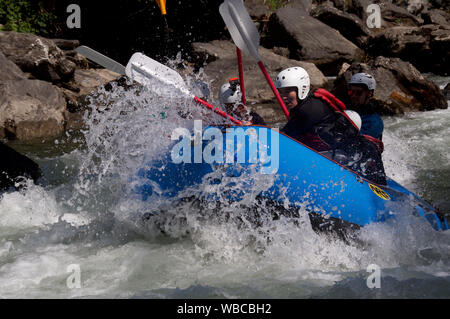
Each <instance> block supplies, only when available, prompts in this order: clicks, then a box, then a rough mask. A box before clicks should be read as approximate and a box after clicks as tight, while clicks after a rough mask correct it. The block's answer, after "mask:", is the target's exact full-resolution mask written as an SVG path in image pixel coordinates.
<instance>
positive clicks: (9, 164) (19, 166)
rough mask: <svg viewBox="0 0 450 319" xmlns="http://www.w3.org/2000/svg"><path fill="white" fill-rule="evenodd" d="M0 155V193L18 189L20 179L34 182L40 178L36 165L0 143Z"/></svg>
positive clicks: (40, 174)
mask: <svg viewBox="0 0 450 319" xmlns="http://www.w3.org/2000/svg"><path fill="white" fill-rule="evenodd" d="M0 154H2V156H0V191H5V190H8V189H9V188H11V187H12V188H15V189H19V188H20V187H19V185H20V177H25V178H31V179H32V180H33V181H34V182H36V181H37V180H38V179H39V177H41V176H42V172H41V170H40V168H39V165H38V164H36V163H35V162H34V161H32V160H31V159H30V158H28V157H26V156H25V155H22V154H20V153H18V152H17V151H15V150H14V149H13V148H11V147H9V146H7V145H5V144H3V143H1V142H0ZM16 183H17V184H16Z"/></svg>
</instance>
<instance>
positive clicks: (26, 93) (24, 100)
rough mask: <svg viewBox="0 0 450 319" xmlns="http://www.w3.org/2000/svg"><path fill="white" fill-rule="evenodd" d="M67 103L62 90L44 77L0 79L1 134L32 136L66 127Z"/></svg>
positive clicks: (21, 136)
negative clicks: (45, 80) (42, 78)
mask: <svg viewBox="0 0 450 319" xmlns="http://www.w3.org/2000/svg"><path fill="white" fill-rule="evenodd" d="M65 108H66V103H65V100H64V97H63V95H62V94H61V93H60V92H59V90H58V89H57V88H56V87H54V86H53V85H51V84H50V83H48V82H44V81H40V80H28V79H21V80H6V81H3V82H1V83H0V136H6V137H8V138H10V139H16V138H17V139H20V140H30V139H35V138H40V137H48V136H56V135H58V134H61V133H62V132H63V130H64V115H63V113H64V110H65Z"/></svg>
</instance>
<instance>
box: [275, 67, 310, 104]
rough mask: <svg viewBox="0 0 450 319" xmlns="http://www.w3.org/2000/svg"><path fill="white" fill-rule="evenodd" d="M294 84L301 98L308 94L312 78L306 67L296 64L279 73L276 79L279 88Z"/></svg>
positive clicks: (276, 85)
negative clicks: (310, 78)
mask: <svg viewBox="0 0 450 319" xmlns="http://www.w3.org/2000/svg"><path fill="white" fill-rule="evenodd" d="M290 86H294V87H296V88H297V95H298V98H299V99H300V100H303V99H304V98H306V97H307V96H308V93H309V86H310V80H309V75H308V72H306V70H305V69H304V68H301V67H299V66H295V67H292V68H287V69H286V70H283V71H281V72H280V73H278V75H277V78H276V79H275V87H276V88H277V89H281V88H285V87H290Z"/></svg>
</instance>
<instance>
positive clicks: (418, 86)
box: [333, 57, 447, 115]
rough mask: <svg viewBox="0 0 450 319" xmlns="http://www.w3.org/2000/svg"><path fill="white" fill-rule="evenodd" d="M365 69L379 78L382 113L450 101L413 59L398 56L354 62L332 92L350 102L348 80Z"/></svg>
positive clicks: (440, 105)
mask: <svg viewBox="0 0 450 319" xmlns="http://www.w3.org/2000/svg"><path fill="white" fill-rule="evenodd" d="M358 72H366V73H369V74H372V75H373V76H374V77H375V79H376V81H377V88H376V90H375V99H376V100H378V101H379V102H380V105H381V107H382V109H380V110H378V111H379V112H380V113H382V114H389V115H393V114H402V113H404V112H408V111H428V110H433V109H445V108H447V102H446V100H445V98H444V96H443V94H442V92H441V90H440V89H439V87H438V86H437V85H436V84H434V83H433V82H432V81H430V80H428V79H426V78H425V77H424V76H423V75H422V74H421V73H420V72H419V71H418V70H417V69H416V68H415V67H414V66H413V65H412V64H411V63H408V62H405V61H402V60H400V59H398V58H386V57H378V58H376V59H375V60H374V61H371V62H370V63H367V64H366V63H354V64H352V65H351V66H350V67H348V68H347V69H346V70H345V71H344V72H342V74H341V75H339V76H338V77H337V78H336V80H335V87H334V89H333V93H334V94H335V95H336V96H337V97H338V98H340V99H341V100H342V101H344V103H348V97H347V93H346V92H347V83H348V81H349V80H350V77H351V76H352V74H355V73H358Z"/></svg>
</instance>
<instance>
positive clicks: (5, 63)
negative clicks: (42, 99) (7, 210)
mask: <svg viewBox="0 0 450 319" xmlns="http://www.w3.org/2000/svg"><path fill="white" fill-rule="evenodd" d="M20 79H26V75H25V73H23V72H22V70H20V68H19V67H18V66H17V65H15V64H14V63H13V62H11V61H9V60H8V59H7V58H6V57H5V55H4V54H3V53H2V52H1V51H0V83H1V82H2V81H5V80H20Z"/></svg>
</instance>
